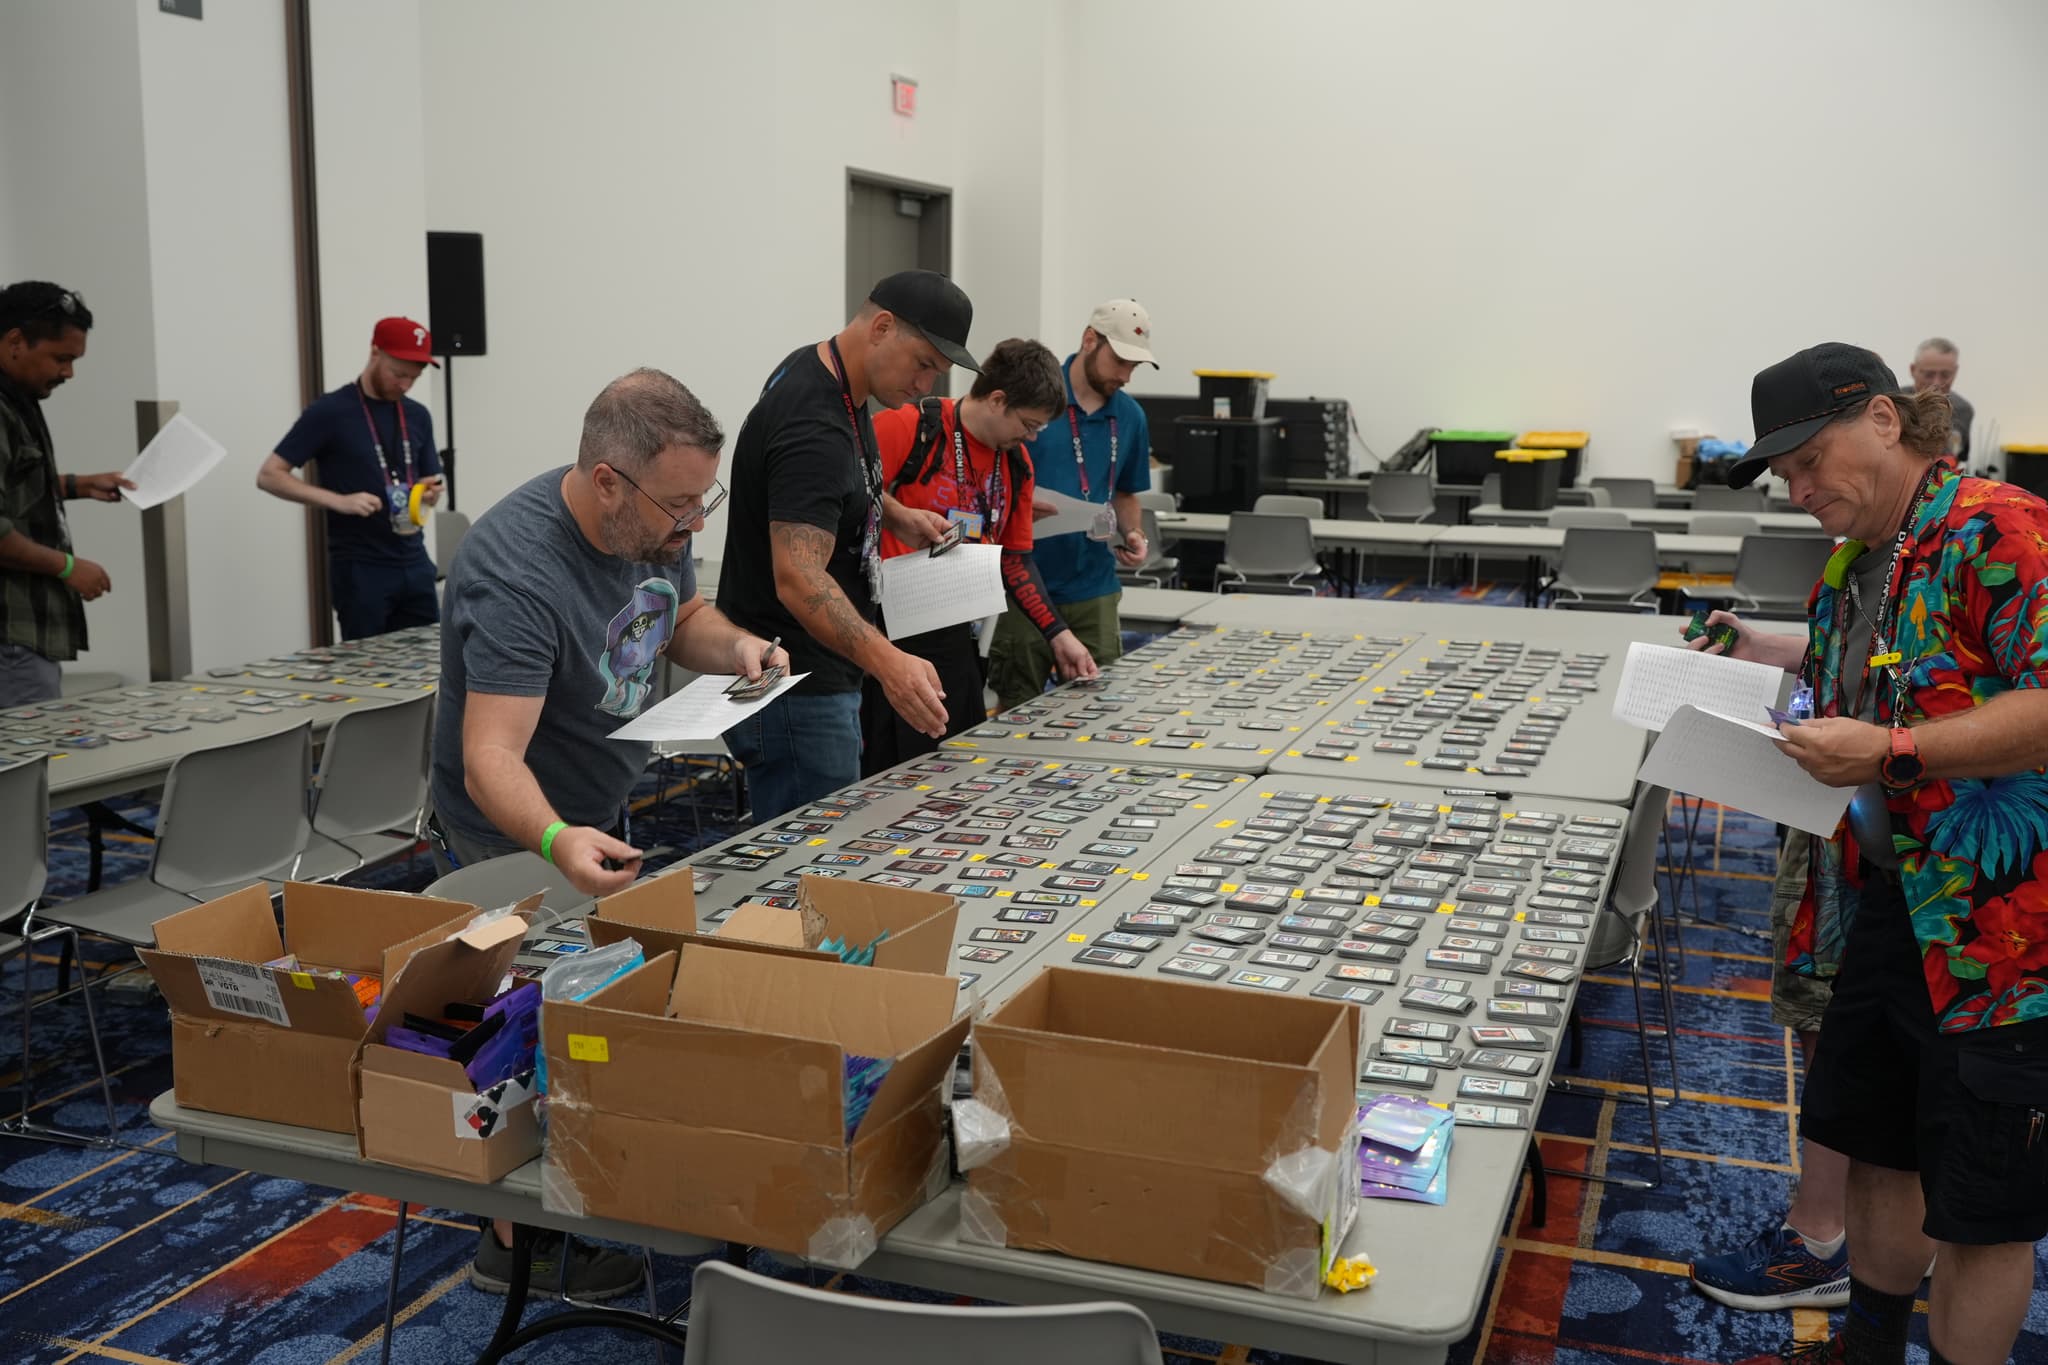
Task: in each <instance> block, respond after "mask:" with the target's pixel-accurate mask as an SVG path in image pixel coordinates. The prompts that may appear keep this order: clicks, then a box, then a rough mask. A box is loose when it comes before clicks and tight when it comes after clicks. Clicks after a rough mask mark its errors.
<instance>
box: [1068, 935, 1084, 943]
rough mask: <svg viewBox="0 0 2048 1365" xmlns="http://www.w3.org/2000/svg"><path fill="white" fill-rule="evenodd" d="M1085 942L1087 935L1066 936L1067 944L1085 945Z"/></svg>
mask: <svg viewBox="0 0 2048 1365" xmlns="http://www.w3.org/2000/svg"><path fill="white" fill-rule="evenodd" d="M1087 941H1088V935H1086V934H1068V935H1067V942H1069V943H1086V942H1087Z"/></svg>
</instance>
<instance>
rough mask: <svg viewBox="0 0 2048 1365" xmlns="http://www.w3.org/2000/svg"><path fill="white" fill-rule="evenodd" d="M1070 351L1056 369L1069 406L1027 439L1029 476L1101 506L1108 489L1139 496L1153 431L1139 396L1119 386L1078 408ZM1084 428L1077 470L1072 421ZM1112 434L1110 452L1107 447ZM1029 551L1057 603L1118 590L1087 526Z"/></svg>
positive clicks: (1147, 476) (1112, 567)
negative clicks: (1093, 405)
mask: <svg viewBox="0 0 2048 1365" xmlns="http://www.w3.org/2000/svg"><path fill="white" fill-rule="evenodd" d="M1074 363H1075V357H1074V356H1068V357H1067V361H1066V364H1065V365H1063V366H1061V367H1060V374H1061V376H1062V377H1063V378H1065V379H1066V384H1067V410H1066V412H1065V413H1064V414H1062V415H1060V416H1058V417H1055V418H1053V419H1052V423H1051V425H1049V426H1047V427H1046V429H1045V430H1044V431H1042V432H1040V433H1039V434H1038V438H1037V439H1036V440H1034V441H1032V442H1030V443H1029V445H1028V447H1027V448H1028V449H1029V450H1030V452H1031V472H1032V477H1033V478H1034V479H1035V480H1036V481H1037V484H1038V486H1039V487H1040V488H1053V489H1057V490H1059V491H1060V492H1062V493H1065V494H1067V495H1068V496H1070V497H1076V498H1085V499H1087V500H1088V501H1089V502H1097V503H1106V502H1108V501H1109V495H1110V490H1111V489H1112V488H1113V489H1114V490H1115V491H1116V492H1119V493H1142V492H1144V491H1145V490H1146V489H1148V488H1150V487H1151V486H1152V436H1151V432H1150V430H1149V429H1148V428H1147V427H1146V425H1145V410H1144V409H1143V408H1141V407H1139V406H1138V400H1137V399H1135V398H1133V397H1131V396H1130V395H1129V394H1128V393H1125V392H1124V391H1123V390H1121V389H1119V390H1117V392H1115V393H1114V394H1111V395H1110V399H1109V401H1108V402H1107V403H1104V404H1103V405H1102V406H1101V407H1099V408H1097V409H1096V410H1095V411H1094V412H1083V411H1081V407H1080V405H1079V404H1078V403H1076V402H1075V401H1074V381H1073V379H1072V377H1071V373H1072V368H1073V365H1074ZM1075 423H1079V425H1080V432H1081V456H1080V465H1079V467H1077V466H1076V464H1075V459H1074V424H1075ZM1112 429H1113V430H1114V432H1115V438H1116V439H1115V442H1114V444H1115V447H1116V449H1115V454H1114V456H1112V454H1111V452H1110V446H1111V440H1110V436H1111V432H1112ZM1083 469H1085V470H1086V471H1087V489H1086V491H1085V492H1084V491H1083V489H1082V470H1083ZM1031 556H1032V558H1033V559H1034V560H1036V561H1037V564H1038V572H1039V573H1040V574H1041V575H1043V576H1044V578H1045V590H1046V592H1047V594H1048V595H1050V596H1051V598H1052V600H1053V602H1054V604H1055V605H1059V604H1064V603H1067V602H1086V601H1088V600H1089V599H1090V598H1095V597H1107V596H1108V595H1109V594H1111V593H1113V592H1115V591H1117V587H1118V585H1117V581H1116V557H1115V556H1114V555H1112V554H1111V553H1110V552H1109V546H1107V545H1105V544H1104V543H1103V542H1101V541H1099V540H1090V539H1088V534H1087V532H1085V531H1073V532H1070V533H1068V534H1067V535H1063V536H1045V537H1041V538H1039V539H1038V540H1036V541H1035V542H1034V543H1033V545H1032V550H1031Z"/></svg>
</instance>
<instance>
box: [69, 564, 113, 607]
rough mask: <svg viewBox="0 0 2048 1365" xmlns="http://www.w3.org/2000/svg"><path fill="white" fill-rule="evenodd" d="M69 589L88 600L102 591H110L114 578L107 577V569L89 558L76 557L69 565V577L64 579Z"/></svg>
mask: <svg viewBox="0 0 2048 1365" xmlns="http://www.w3.org/2000/svg"><path fill="white" fill-rule="evenodd" d="M64 582H65V584H66V585H67V586H68V587H69V588H70V589H71V591H73V592H75V593H77V594H78V595H79V596H80V597H83V598H84V599H85V600H86V601H88V602H90V601H92V600H93V598H95V597H98V596H100V595H101V594H102V593H107V592H112V591H113V588H114V580H113V579H111V578H108V577H107V571H106V570H105V569H103V568H101V567H100V566H99V565H97V564H95V563H93V562H92V561H91V560H90V559H77V560H74V561H73V562H72V565H71V577H69V578H67V579H65V580H64Z"/></svg>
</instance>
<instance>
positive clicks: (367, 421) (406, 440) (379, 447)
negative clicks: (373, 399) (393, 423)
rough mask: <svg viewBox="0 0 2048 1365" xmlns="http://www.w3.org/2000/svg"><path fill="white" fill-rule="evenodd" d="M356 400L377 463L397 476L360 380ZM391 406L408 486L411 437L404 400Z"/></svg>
mask: <svg viewBox="0 0 2048 1365" xmlns="http://www.w3.org/2000/svg"><path fill="white" fill-rule="evenodd" d="M356 402H357V403H359V404H361V405H362V409H363V425H364V426H366V427H368V428H369V429H370V448H371V449H372V450H374V451H376V452H377V463H379V464H381V465H383V466H384V472H385V473H386V474H389V475H391V477H393V478H397V477H398V471H397V470H395V469H393V468H392V467H391V461H390V460H389V459H387V458H385V455H384V438H383V437H382V436H380V435H378V434H377V423H376V421H375V420H374V419H372V418H371V416H370V400H369V399H367V398H365V397H363V386H362V384H361V382H360V381H359V382H358V383H357V384H356ZM392 406H393V407H395V408H397V409H398V444H399V445H400V446H401V447H403V449H404V452H405V484H406V487H408V488H410V487H412V437H411V434H410V433H408V432H407V431H406V429H405V400H404V399H403V398H401V399H399V400H398V401H397V402H396V403H393V404H392Z"/></svg>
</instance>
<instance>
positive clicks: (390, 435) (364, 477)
mask: <svg viewBox="0 0 2048 1365" xmlns="http://www.w3.org/2000/svg"><path fill="white" fill-rule="evenodd" d="M399 402H400V403H403V404H404V405H405V422H404V424H403V426H401V425H400V423H399V420H398V412H399V404H398V403H391V402H386V401H383V400H381V399H375V398H370V397H368V396H366V395H364V393H363V392H362V390H361V389H360V388H359V387H357V382H356V381H355V380H353V379H352V380H350V381H349V382H348V383H346V384H344V385H342V386H341V387H340V388H338V389H336V390H335V391H334V392H332V393H327V394H322V395H321V396H320V397H318V398H316V399H314V400H313V401H312V403H311V404H310V405H309V406H308V407H307V408H306V410H305V411H304V412H302V413H300V414H299V420H298V421H296V422H294V423H293V424H292V429H291V430H290V431H288V432H286V433H285V437H284V439H283V440H282V441H279V442H278V443H277V453H278V454H279V455H281V456H282V457H284V462H285V463H286V464H288V465H290V466H291V467H292V468H294V469H297V468H299V467H300V466H301V465H303V464H305V463H306V461H308V460H318V461H319V462H320V486H321V487H322V488H326V489H330V490H332V491H333V492H336V493H375V494H376V495H377V496H378V497H380V498H381V497H384V496H385V490H386V489H387V488H388V487H390V485H391V484H393V483H400V484H403V483H405V482H406V480H407V477H408V474H409V475H410V477H411V479H412V480H413V481H415V482H417V481H418V480H420V479H424V478H426V477H427V476H428V475H429V474H439V473H440V472H441V455H440V452H439V451H437V450H436V449H435V448H434V418H433V415H432V414H430V413H429V412H428V411H427V410H426V408H425V407H424V406H422V405H421V404H419V403H417V402H415V401H413V400H412V399H410V398H403V399H400V400H399ZM373 429H374V430H375V432H376V438H375V440H372V438H371V435H370V433H371V431H372V430H373ZM401 432H402V433H403V437H404V439H403V441H402V442H401V440H400V435H401ZM380 444H381V445H382V446H383V447H384V458H383V459H381V460H379V459H378V458H377V446H378V445H380ZM426 542H427V538H426V536H424V535H416V536H401V535H399V534H398V533H397V532H396V531H394V530H392V529H391V518H390V517H389V516H388V515H387V514H385V513H382V512H379V513H377V514H376V515H374V516H367V517H354V516H344V515H343V514H341V513H340V512H329V513H328V514H327V553H328V556H329V557H330V558H332V559H338V560H345V561H348V562H349V563H355V564H362V563H381V564H412V563H415V562H420V561H424V560H425V559H426V557H427V543H426Z"/></svg>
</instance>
